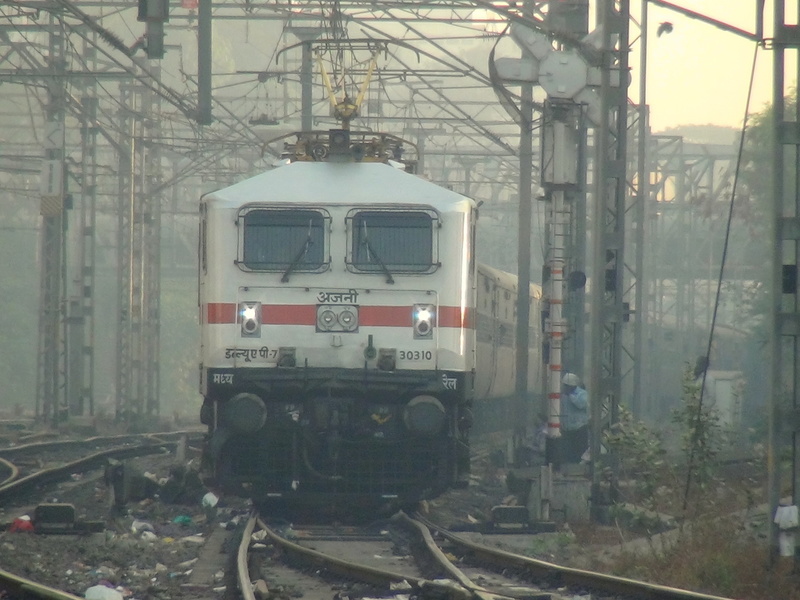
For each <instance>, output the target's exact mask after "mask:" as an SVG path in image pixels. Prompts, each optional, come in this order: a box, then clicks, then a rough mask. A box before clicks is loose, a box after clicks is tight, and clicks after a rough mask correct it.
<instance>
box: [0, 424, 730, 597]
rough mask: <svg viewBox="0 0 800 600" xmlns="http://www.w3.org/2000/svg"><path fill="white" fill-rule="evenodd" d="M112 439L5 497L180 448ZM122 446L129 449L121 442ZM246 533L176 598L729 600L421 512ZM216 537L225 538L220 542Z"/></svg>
mask: <svg viewBox="0 0 800 600" xmlns="http://www.w3.org/2000/svg"><path fill="white" fill-rule="evenodd" d="M109 443H110V444H111V447H109V448H105V449H103V450H102V451H96V452H92V454H90V455H88V456H83V457H81V458H80V459H77V460H73V461H70V462H69V463H68V464H64V465H59V466H58V467H57V468H55V467H51V468H47V469H42V470H40V471H36V472H35V473H25V474H24V475H22V476H19V473H17V477H16V479H14V478H13V477H11V476H10V475H9V476H5V475H3V474H2V473H0V480H2V481H0V499H3V500H8V499H10V498H12V497H13V495H14V494H15V493H18V492H19V491H20V490H22V491H23V492H25V493H29V492H30V491H31V490H34V489H37V488H39V487H42V486H46V485H47V484H49V483H50V482H52V481H57V480H59V479H63V478H68V477H70V476H71V475H72V474H74V473H75V472H76V471H77V470H79V469H84V468H97V466H98V465H99V464H102V462H103V460H104V459H105V457H108V456H114V455H115V453H122V454H116V456H135V455H140V454H143V453H146V452H149V451H157V452H163V451H164V450H169V449H174V447H175V444H176V443H177V442H176V441H175V440H174V438H173V439H170V440H165V439H163V438H159V437H156V438H151V437H148V438H146V439H140V440H138V442H136V443H131V440H126V441H124V442H121V441H120V440H118V439H117V440H112V441H110V442H109ZM118 443H122V445H121V446H116V444H118ZM52 444H54V442H46V443H45V445H46V446H48V447H50V448H51V450H52V451H53V453H54V454H55V455H57V454H59V450H58V449H57V448H56V447H55V446H52ZM97 444H98V442H97V441H96V440H95V441H90V442H89V444H88V446H85V447H86V448H90V449H92V450H96V449H97ZM34 446H38V449H39V450H41V446H39V445H29V447H28V448H27V449H25V448H22V447H20V448H15V449H13V451H12V452H11V453H10V454H13V455H14V459H15V460H18V459H20V458H23V460H24V459H25V457H26V456H27V454H26V452H34V453H35V452H36V451H37V448H35V447H34ZM80 452H85V451H79V453H80ZM61 453H62V454H63V452H61ZM3 455H4V450H0V457H2V456H3ZM0 464H5V465H6V470H8V471H9V473H10V472H11V471H13V470H14V465H13V463H12V462H11V461H10V460H8V459H5V460H0ZM23 470H24V469H23ZM17 471H19V469H17ZM4 478H5V479H4ZM9 479H12V480H13V481H10V482H9ZM14 490H16V492H15V491H14ZM209 531H212V530H211V529H209ZM238 533H239V535H240V536H241V542H240V544H239V546H238V548H237V549H236V550H235V551H232V550H230V549H229V550H228V554H227V559H226V554H224V553H222V552H221V548H222V547H223V545H224V544H225V543H226V541H225V539H223V538H227V537H228V536H229V535H230V533H229V532H225V531H223V530H219V531H214V532H213V533H212V534H211V535H209V537H208V540H207V541H206V544H205V549H203V548H200V547H198V549H197V552H196V554H197V558H196V559H193V560H196V561H197V562H194V563H193V567H192V568H191V569H190V570H193V571H195V575H193V576H192V577H186V578H185V581H186V583H185V584H183V586H185V587H182V588H181V592H179V593H173V594H172V595H171V596H170V597H171V598H174V599H178V598H192V600H200V599H202V598H209V599H210V598H212V597H214V598H216V597H219V594H220V593H221V591H220V590H222V589H224V588H228V589H231V588H232V587H236V588H237V589H239V590H240V593H241V595H242V597H243V598H245V599H249V598H258V599H259V600H262V599H263V598H265V597H266V595H267V594H269V595H270V597H275V596H280V597H290V596H298V595H302V596H303V597H304V599H305V600H331V599H337V600H341V599H344V598H348V599H355V598H361V597H365V596H370V597H374V596H381V597H386V596H390V595H400V594H411V595H414V596H417V597H418V598H421V599H428V598H430V599H435V600H441V599H443V598H446V599H448V600H506V599H510V598H516V599H519V598H525V599H526V600H539V599H545V598H548V599H553V600H561V599H569V600H572V599H573V598H575V597H586V596H587V595H591V597H592V598H603V599H604V600H627V599H639V598H642V599H644V598H646V599H654V600H721V599H720V597H718V596H713V595H707V594H702V593H697V592H691V591H686V590H680V589H675V588H670V587H666V586H659V585H653V584H649V583H645V582H639V581H634V580H630V579H625V578H619V577H612V576H610V575H606V574H601V573H593V572H590V571H584V570H580V569H575V568H568V567H563V566H559V565H555V564H552V563H548V562H544V561H541V560H536V559H533V558H530V557H527V556H523V555H520V554H515V553H513V552H508V551H506V550H501V549H498V548H496V547H492V546H491V545H490V544H491V541H490V540H492V539H495V538H496V539H497V540H500V539H503V536H502V535H498V536H491V535H484V536H483V538H484V541H485V543H483V544H478V543H475V542H473V541H470V540H469V539H467V538H466V537H464V536H460V535H457V534H454V533H452V532H451V531H448V530H447V529H446V528H444V527H441V526H439V525H437V524H436V523H433V522H431V521H430V520H428V519H426V518H424V517H422V516H420V515H414V516H413V517H409V516H407V515H405V514H403V513H398V515H396V516H395V517H393V518H392V519H391V520H389V521H386V520H384V521H380V522H377V523H376V524H373V526H371V527H345V526H341V525H340V526H333V525H325V526H321V525H317V526H297V525H294V526H290V525H288V524H285V523H279V524H277V525H276V524H274V523H272V524H269V525H268V524H267V522H266V520H265V519H262V518H260V517H259V516H258V515H255V514H251V515H249V517H248V518H247V520H246V523H245V524H244V525H242V526H241V528H240V530H239V532H238ZM213 538H217V540H216V542H214V543H215V544H216V546H214V544H213V543H212V541H213ZM7 539H8V538H7ZM3 541H4V540H0V546H2V542H3ZM212 546H213V547H212ZM0 555H2V549H0ZM1 564H2V557H1V556H0V565H1ZM201 571H204V572H206V573H208V574H209V575H208V576H206V577H205V580H203V578H202V577H199V576H197V574H199V573H200V572H201ZM217 572H224V576H222V577H219V576H217V577H213V576H212V575H213V574H214V573H217ZM34 579H35V577H34ZM52 585H53V584H52V582H51V583H50V584H49V586H48V585H47V584H45V583H42V582H35V581H30V580H27V579H25V578H23V577H21V576H20V574H19V573H16V574H12V573H8V572H2V571H0V590H3V591H6V590H8V592H9V593H10V594H11V596H10V597H12V598H16V597H25V598H56V599H60V598H76V597H78V596H75V595H74V594H75V593H76V589H75V588H73V589H72V590H71V593H70V592H60V591H58V590H57V589H54V588H53V587H52ZM57 587H58V586H57ZM0 597H2V596H1V595H0Z"/></svg>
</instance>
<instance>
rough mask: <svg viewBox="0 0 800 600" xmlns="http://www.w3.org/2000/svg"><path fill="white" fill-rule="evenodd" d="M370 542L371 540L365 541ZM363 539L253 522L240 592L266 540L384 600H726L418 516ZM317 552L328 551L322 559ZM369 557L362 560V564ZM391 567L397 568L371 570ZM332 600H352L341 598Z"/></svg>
mask: <svg viewBox="0 0 800 600" xmlns="http://www.w3.org/2000/svg"><path fill="white" fill-rule="evenodd" d="M389 530H391V531H389ZM371 535H374V534H371ZM371 535H368V534H367V533H361V534H359V533H353V532H350V533H349V534H347V535H340V536H339V539H338V540H336V539H335V538H336V536H335V535H330V534H326V535H324V536H323V537H320V534H319V533H316V534H314V533H309V531H303V530H292V533H291V537H292V539H289V537H287V535H286V534H281V533H280V532H279V531H278V530H277V529H274V528H271V527H269V526H268V525H267V524H266V523H265V522H264V521H263V520H262V519H260V518H259V517H258V516H257V515H255V514H253V515H251V516H250V519H249V520H248V525H247V528H246V529H245V531H244V534H243V537H242V542H241V545H240V547H239V554H238V559H239V560H238V562H237V573H238V577H239V579H238V585H239V586H240V589H241V590H242V595H243V597H244V598H245V599H246V600H250V599H253V600H255V598H256V597H257V596H256V595H255V592H254V591H253V589H254V586H253V582H254V581H260V582H261V583H260V584H259V585H261V586H262V588H263V587H264V586H266V584H265V583H264V578H263V574H262V573H251V572H250V570H249V568H248V564H250V560H251V556H250V555H249V554H248V549H249V548H250V547H251V546H252V544H253V540H254V539H257V540H259V541H261V540H264V539H267V540H269V542H270V543H271V544H272V545H274V546H275V547H276V548H280V551H281V552H282V556H283V557H284V559H286V560H287V561H288V562H289V564H295V565H302V567H301V569H302V572H303V573H306V574H307V573H308V572H309V569H310V570H311V571H312V572H314V573H318V574H320V575H321V576H324V577H326V578H327V577H330V576H332V575H333V576H335V577H337V578H339V579H340V580H341V581H343V582H345V585H353V583H354V582H358V583H360V584H362V585H368V586H371V588H370V592H371V593H373V594H380V595H382V596H383V597H385V596H387V595H391V594H393V593H398V592H397V590H403V591H405V592H406V593H412V595H415V596H417V597H418V598H435V599H441V598H448V599H451V600H510V599H519V598H525V599H526V600H538V599H542V600H544V599H552V600H562V599H570V600H571V599H572V598H575V597H586V596H587V595H589V594H591V597H593V598H594V597H601V598H605V599H608V600H638V599H648V600H724V599H723V598H721V597H719V596H714V595H708V594H702V593H697V592H692V591H687V590H681V589H677V588H671V587H667V586H660V585H654V584H650V583H646V582H641V581H634V580H631V579H626V578H621V577H614V576H611V575H607V574H603V573H594V572H591V571H584V570H580V569H574V568H568V567H562V566H559V565H555V564H551V563H547V562H544V561H540V560H536V559H532V558H530V557H527V556H523V555H519V554H514V553H511V552H508V551H504V550H501V549H499V548H494V547H491V546H487V545H481V544H476V543H474V542H471V541H468V540H466V539H463V538H461V537H459V536H458V535H456V534H453V533H452V532H450V531H448V530H446V529H444V528H442V527H439V526H437V525H436V524H434V523H431V522H430V521H428V520H427V519H425V518H423V517H421V516H419V515H416V516H415V517H413V518H412V517H409V516H407V515H405V514H403V513H398V515H396V516H395V517H393V519H392V520H391V522H390V523H389V524H388V530H386V531H384V533H383V534H382V535H381V536H378V538H376V539H375V540H373V541H369V540H370V537H371ZM398 540H402V541H401V545H405V544H406V543H407V544H408V547H409V548H410V549H411V555H412V556H413V560H410V559H408V558H403V559H402V560H400V559H397V557H394V561H393V560H392V556H391V555H390V554H391V552H390V550H388V549H387V548H388V547H389V546H393V545H394V546H396V545H397V541H398ZM321 546H326V547H327V550H326V551H322V550H321V549H320V547H321ZM365 557H367V558H365ZM376 560H377V562H379V563H383V564H389V563H391V562H394V567H395V568H386V567H378V566H375V563H376ZM335 595H336V596H339V597H343V596H347V597H355V594H351V593H349V592H342V591H341V590H340V591H339V592H338V593H336V594H335Z"/></svg>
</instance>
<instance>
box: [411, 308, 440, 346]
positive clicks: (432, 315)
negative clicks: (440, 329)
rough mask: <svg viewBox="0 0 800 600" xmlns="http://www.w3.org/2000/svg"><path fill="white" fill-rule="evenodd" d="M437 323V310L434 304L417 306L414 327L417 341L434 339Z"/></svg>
mask: <svg viewBox="0 0 800 600" xmlns="http://www.w3.org/2000/svg"><path fill="white" fill-rule="evenodd" d="M435 321H436V310H435V309H434V307H433V305H432V304H415V305H414V311H413V317H412V325H413V327H414V338H415V339H429V338H432V337H433V327H434V325H435Z"/></svg>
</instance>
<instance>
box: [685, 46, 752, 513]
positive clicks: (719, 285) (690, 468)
mask: <svg viewBox="0 0 800 600" xmlns="http://www.w3.org/2000/svg"><path fill="white" fill-rule="evenodd" d="M760 45H761V44H760V43H757V44H756V45H755V50H754V51H753V64H752V66H751V67H750V85H749V87H748V89H747V101H746V102H745V109H744V119H743V120H742V129H741V133H740V135H739V150H738V152H737V155H736V170H735V171H734V175H733V186H732V188H731V199H730V203H729V204H728V219H727V223H726V224H725V238H724V243H723V246H722V257H721V259H720V265H719V276H718V278H717V293H716V296H715V298H714V311H713V314H712V316H711V329H710V331H709V334H708V345H707V346H706V353H705V363H706V368H705V369H704V370H703V381H702V382H701V384H700V398H699V399H698V401H697V413H696V414H695V418H694V428H693V430H694V431H695V432H696V431H698V430H699V428H700V423H701V421H702V418H703V399H704V395H705V388H706V378H707V377H708V368H709V366H710V365H711V362H710V355H711V344H712V343H713V341H714V328H715V327H716V324H717V313H718V312H719V299H720V295H721V293H722V282H723V278H724V274H725V260H726V258H727V256H728V245H729V243H730V237H731V223H732V222H733V207H734V205H735V201H736V187H737V184H738V182H739V173H740V171H741V166H742V155H743V154H744V138H745V133H746V132H747V119H748V116H749V114H750V101H751V99H752V97H753V85H754V81H755V76H756V60H757V58H758V48H759V46H760ZM695 458H696V456H695V444H694V443H692V444H690V446H689V461H688V465H687V469H686V487H685V488H684V490H683V510H684V511H686V507H687V506H688V503H689V491H690V489H691V487H692V472H693V471H694V463H695Z"/></svg>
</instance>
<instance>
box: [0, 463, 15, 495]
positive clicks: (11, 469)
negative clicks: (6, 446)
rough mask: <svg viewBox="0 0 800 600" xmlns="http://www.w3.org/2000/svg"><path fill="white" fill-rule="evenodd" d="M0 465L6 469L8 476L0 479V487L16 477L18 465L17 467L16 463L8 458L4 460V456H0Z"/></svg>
mask: <svg viewBox="0 0 800 600" xmlns="http://www.w3.org/2000/svg"><path fill="white" fill-rule="evenodd" d="M0 465H2V468H4V469H5V470H6V471H8V477H6V478H5V479H4V480H2V481H0V488H1V487H3V486H4V485H7V484H9V483H11V482H12V481H14V480H15V479H17V477H19V467H17V465H15V464H14V463H12V462H11V461H10V460H6V459H5V458H0Z"/></svg>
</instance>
